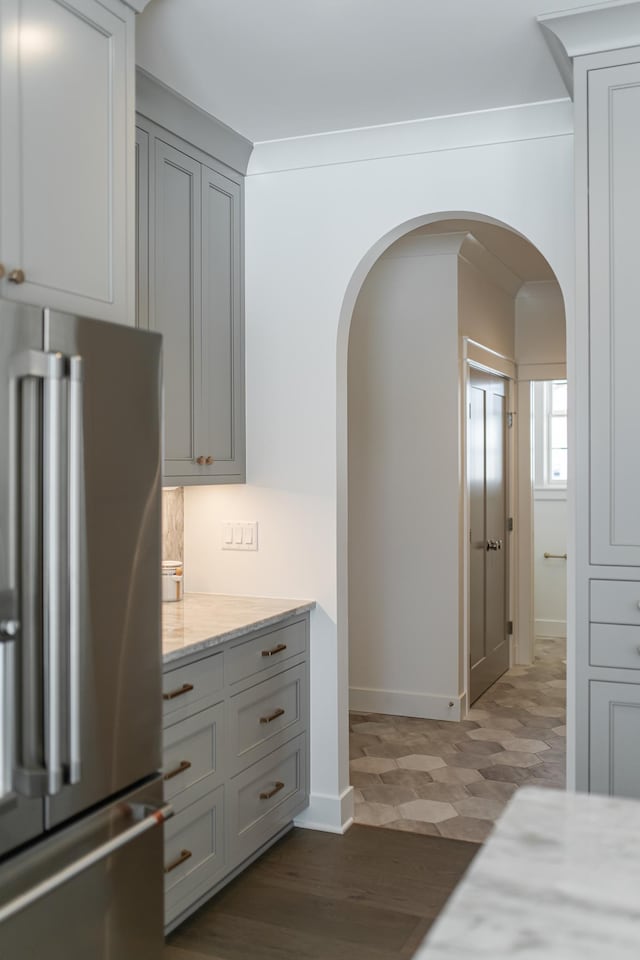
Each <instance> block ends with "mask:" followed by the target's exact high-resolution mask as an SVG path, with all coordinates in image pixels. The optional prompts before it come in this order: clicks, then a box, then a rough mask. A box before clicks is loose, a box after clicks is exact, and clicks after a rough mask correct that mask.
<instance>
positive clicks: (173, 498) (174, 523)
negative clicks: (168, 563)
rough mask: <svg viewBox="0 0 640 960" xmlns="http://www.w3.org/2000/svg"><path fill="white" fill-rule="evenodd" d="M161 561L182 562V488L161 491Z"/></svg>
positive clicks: (169, 488)
mask: <svg viewBox="0 0 640 960" xmlns="http://www.w3.org/2000/svg"><path fill="white" fill-rule="evenodd" d="M162 559H163V560H182V561H184V487H167V488H166V489H165V490H163V491H162Z"/></svg>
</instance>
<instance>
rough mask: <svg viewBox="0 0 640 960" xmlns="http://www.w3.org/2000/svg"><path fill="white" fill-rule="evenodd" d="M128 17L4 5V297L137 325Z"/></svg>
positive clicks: (74, 3)
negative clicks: (135, 316)
mask: <svg viewBox="0 0 640 960" xmlns="http://www.w3.org/2000/svg"><path fill="white" fill-rule="evenodd" d="M134 17H135V14H134V12H133V10H132V9H131V8H130V7H128V6H126V5H125V4H124V3H120V2H119V0H100V2H98V0H64V2H62V0H37V2H34V0H1V2H0V42H1V43H2V57H0V89H2V105H1V109H0V205H1V216H0V261H1V263H2V267H3V271H2V272H3V277H2V278H1V279H0V295H1V296H2V297H3V298H7V299H11V300H17V301H19V302H23V303H30V304H36V305H41V306H48V307H52V308H54V309H57V310H64V311H69V312H71V313H77V314H81V315H85V316H89V317H94V318H96V319H99V320H112V321H116V322H119V323H130V324H132V323H133V322H134V289H135V278H134V234H133V227H134V220H133V197H134V193H133V190H134V184H133V136H134V85H135V67H134V42H135V38H134ZM16 24H20V25H21V26H20V29H21V30H22V39H21V42H18V38H17V31H18V28H17V26H16Z"/></svg>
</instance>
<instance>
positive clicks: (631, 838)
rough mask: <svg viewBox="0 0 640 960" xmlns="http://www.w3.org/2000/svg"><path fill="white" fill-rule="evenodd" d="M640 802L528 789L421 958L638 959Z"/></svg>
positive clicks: (458, 891) (515, 799)
mask: <svg viewBox="0 0 640 960" xmlns="http://www.w3.org/2000/svg"><path fill="white" fill-rule="evenodd" d="M638 956H640V803H638V802H637V801H635V800H623V799H619V798H614V797H600V796H595V795H593V794H591V795H587V794H572V793H565V792H564V791H560V790H543V789H540V788H533V787H524V788H522V789H521V790H518V791H517V792H516V793H515V794H514V797H513V799H512V800H511V802H510V803H509V806H508V807H507V809H506V810H505V812H504V814H503V815H502V817H501V818H500V820H499V821H498V823H497V825H496V828H495V830H494V832H493V833H492V834H491V836H490V837H489V840H488V841H487V844H486V846H485V847H484V848H483V849H482V850H481V851H480V853H479V854H478V855H477V857H476V858H475V860H474V861H473V863H472V864H471V867H470V868H469V871H468V873H467V874H466V876H465V877H464V878H463V880H462V881H461V883H460V885H459V886H458V888H457V889H456V890H455V891H454V893H453V895H452V897H451V899H450V900H449V901H448V903H447V905H446V907H445V909H444V911H443V912H442V914H441V915H440V917H439V918H438V920H437V922H436V923H435V925H434V926H433V928H432V929H431V931H430V933H429V935H428V936H427V938H426V940H425V941H424V943H423V945H422V947H421V948H420V949H419V950H418V952H417V953H416V954H415V956H414V960H469V957H473V958H474V960H481V958H487V960H488V958H491V960H507V958H508V960H513V958H514V957H520V958H522V960H592V958H593V960H602V958H603V957H605V958H606V957H612V958H613V957H615V960H637V958H638Z"/></svg>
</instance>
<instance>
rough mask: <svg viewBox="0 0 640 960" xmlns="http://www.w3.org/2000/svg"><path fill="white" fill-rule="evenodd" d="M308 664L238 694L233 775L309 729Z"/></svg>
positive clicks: (232, 719) (232, 729)
mask: <svg viewBox="0 0 640 960" xmlns="http://www.w3.org/2000/svg"><path fill="white" fill-rule="evenodd" d="M306 674H307V668H306V664H304V663H301V664H299V665H298V666H297V667H291V668H290V669H289V670H285V671H284V672H283V673H279V674H278V675H277V676H275V677H272V678H271V679H270V680H264V681H263V682H262V683H258V684H256V686H255V687H249V689H248V690H244V691H243V692H242V693H237V694H236V695H235V696H234V697H231V699H230V701H229V727H228V729H229V737H228V742H229V756H230V766H231V770H232V772H233V773H236V772H238V771H239V770H242V769H243V768H244V767H246V766H247V764H250V763H254V762H255V761H256V760H258V759H259V758H260V757H261V756H264V755H265V753H269V752H271V751H273V750H275V749H276V747H279V746H280V745H281V744H282V743H285V742H286V741H287V740H290V739H291V738H292V737H294V736H296V735H297V734H299V733H303V732H304V729H305V726H306V724H305V717H306V710H307V696H306Z"/></svg>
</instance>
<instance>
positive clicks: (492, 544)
mask: <svg viewBox="0 0 640 960" xmlns="http://www.w3.org/2000/svg"><path fill="white" fill-rule="evenodd" d="M497 549H498V541H497V540H487V550H497Z"/></svg>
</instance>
